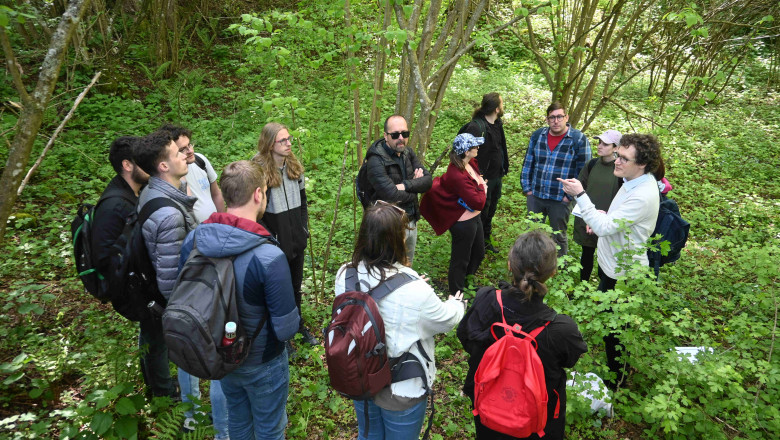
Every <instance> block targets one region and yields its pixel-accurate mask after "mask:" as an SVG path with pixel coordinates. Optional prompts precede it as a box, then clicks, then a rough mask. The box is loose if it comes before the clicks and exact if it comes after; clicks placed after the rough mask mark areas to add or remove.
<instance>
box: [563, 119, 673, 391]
mask: <svg viewBox="0 0 780 440" xmlns="http://www.w3.org/2000/svg"><path fill="white" fill-rule="evenodd" d="M614 156H615V176H617V177H622V178H623V180H624V182H625V183H623V186H621V187H620V190H618V192H617V194H615V198H614V199H612V203H611V204H610V205H609V211H607V212H604V211H598V210H597V209H596V207H595V206H594V205H593V202H591V201H590V198H589V197H588V194H587V193H586V192H585V191H584V190H583V188H582V183H580V181H579V180H577V179H558V180H559V181H560V182H561V183H562V185H563V191H564V192H566V194H568V195H570V196H574V198H575V200H577V205H578V206H579V207H580V209H581V210H582V219H583V220H585V223H587V224H588V226H590V228H591V229H593V232H594V233H595V234H596V235H598V237H599V241H598V247H597V251H598V262H599V280H600V282H599V290H600V291H602V292H606V291H608V290H612V289H614V288H615V284H616V283H617V278H618V277H621V276H623V273H622V272H621V270H620V267H619V266H618V258H617V256H618V253H619V252H621V251H632V252H634V251H639V250H641V249H643V248H644V246H645V243H646V242H647V239H648V238H650V234H652V233H653V230H654V229H655V222H656V220H657V219H658V209H659V206H660V197H661V195H660V192H659V191H658V185H657V184H656V181H657V180H661V179H662V178H663V177H664V173H665V167H664V160H663V157H662V156H661V145H660V143H659V142H658V139H657V138H656V137H655V136H653V135H651V134H636V133H633V134H627V135H624V136H623V137H622V138H621V139H620V146H619V147H618V149H617V151H616V152H615V153H614ZM619 220H621V221H623V222H626V223H627V224H628V233H626V232H624V231H623V230H622V229H621V228H620V222H619ZM633 258H634V259H635V260H637V261H640V262H642V263H644V264H645V265H648V260H647V252H636V253H635V254H634V256H633ZM619 342H620V341H619V340H618V334H617V333H612V334H609V335H607V336H605V337H604V344H605V351H606V353H607V365H608V366H609V369H610V371H612V372H614V373H616V375H617V379H615V380H613V379H609V378H608V379H607V380H606V381H605V382H606V383H607V385H608V386H609V387H610V388H612V389H615V388H617V386H618V384H619V383H620V381H621V377H622V376H623V375H624V371H623V366H622V363H620V362H618V361H617V357H618V355H619V351H620V350H619V347H618V344H619Z"/></svg>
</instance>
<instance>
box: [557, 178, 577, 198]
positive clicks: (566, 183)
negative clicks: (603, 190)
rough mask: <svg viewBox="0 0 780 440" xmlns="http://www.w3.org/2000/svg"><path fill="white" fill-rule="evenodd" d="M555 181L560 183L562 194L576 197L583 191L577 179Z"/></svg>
mask: <svg viewBox="0 0 780 440" xmlns="http://www.w3.org/2000/svg"><path fill="white" fill-rule="evenodd" d="M556 180H558V181H559V182H561V185H562V186H563V192H565V193H566V194H568V195H570V196H576V195H577V194H579V193H581V192H582V191H583V189H582V183H581V182H580V181H579V180H577V179H561V178H560V177H558V178H557V179H556Z"/></svg>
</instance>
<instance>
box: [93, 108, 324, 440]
mask: <svg viewBox="0 0 780 440" xmlns="http://www.w3.org/2000/svg"><path fill="white" fill-rule="evenodd" d="M191 137H192V132H191V131H189V130H188V129H186V128H183V127H177V126H173V125H169V124H166V125H164V126H163V127H161V128H160V129H159V130H157V131H155V132H154V133H151V134H149V135H146V136H142V137H130V136H124V137H120V138H118V139H117V140H115V141H114V142H113V143H112V145H111V147H110V151H109V160H110V162H111V164H112V166H113V168H114V170H115V171H116V173H117V175H116V177H114V178H113V179H112V180H111V182H110V183H109V185H108V186H107V188H106V190H105V191H104V196H103V197H102V199H105V201H104V202H102V203H99V204H98V206H97V208H96V212H95V221H94V226H93V230H95V231H96V232H95V235H94V238H93V247H94V249H93V253H94V255H96V259H97V268H98V271H99V272H101V273H110V272H109V271H110V270H111V267H112V266H114V267H115V266H116V264H117V263H116V262H115V261H112V260H113V259H115V258H116V256H115V255H112V252H111V246H112V245H113V243H114V242H115V241H116V240H117V239H118V238H119V236H120V234H121V233H122V230H123V228H124V225H125V221H126V219H127V218H128V217H129V215H130V214H131V213H132V212H133V211H134V210H135V211H137V212H143V209H144V207H145V206H146V205H147V204H151V203H150V202H151V201H153V200H156V199H161V198H162V199H167V200H168V201H170V202H171V203H168V204H167V205H166V206H163V207H161V208H158V209H156V211H154V212H152V213H151V214H150V215H149V216H148V219H146V220H145V221H144V223H143V225H142V232H143V239H144V243H145V246H146V250H147V252H148V257H149V260H150V262H151V264H152V266H153V267H154V270H155V275H156V280H155V281H156V287H157V288H158V289H159V291H160V293H161V294H162V296H163V298H165V299H166V300H167V299H168V298H169V296H170V295H171V292H172V290H173V288H174V286H175V283H176V279H177V275H178V272H179V270H180V269H181V267H182V266H183V264H184V262H185V261H186V260H187V257H188V256H189V254H190V252H191V251H192V249H193V248H195V247H197V249H198V250H199V251H200V252H201V253H202V254H204V255H206V256H209V257H219V258H227V257H229V258H233V259H234V260H233V264H234V271H235V277H236V289H237V298H238V302H239V311H240V318H241V323H242V325H244V326H246V327H247V328H253V327H257V326H258V325H260V324H261V323H263V322H265V324H263V326H262V330H261V331H260V333H259V334H258V337H257V338H255V339H254V342H253V346H252V349H251V354H250V356H249V357H248V358H247V359H246V360H245V361H244V363H243V364H242V365H241V367H240V368H239V369H237V370H235V371H234V372H232V373H231V374H229V375H227V376H225V377H224V378H223V379H222V380H218V381H217V380H213V381H211V384H210V398H211V404H212V418H213V421H214V428H215V430H216V431H217V434H216V438H217V439H227V438H229V435H230V436H232V437H233V438H234V439H242V438H282V437H283V436H284V430H285V427H286V425H287V418H286V412H285V407H286V401H287V388H288V384H289V373H288V367H287V364H288V361H287V359H288V353H290V352H292V351H293V347H292V345H291V343H290V340H291V339H292V337H293V336H294V335H295V334H296V333H300V334H301V335H302V339H303V341H304V342H305V343H308V344H312V345H317V344H318V343H319V341H317V339H316V338H315V337H314V336H313V335H312V334H311V332H310V331H309V330H308V328H307V327H306V326H305V325H304V321H303V318H302V316H301V314H300V310H301V308H300V302H301V296H302V295H301V284H302V281H303V260H304V251H305V248H306V238H307V237H308V212H307V210H306V206H307V204H306V190H305V186H304V178H303V167H302V165H301V163H300V161H298V159H297V158H296V157H295V155H294V153H293V152H292V149H291V144H292V136H291V135H290V134H289V131H288V130H287V128H286V127H285V126H284V125H282V124H276V123H270V124H267V125H266V126H265V127H264V128H263V130H262V133H261V135H260V138H259V140H258V146H257V151H258V152H257V154H256V156H255V157H254V158H253V160H252V161H246V160H245V161H238V162H233V163H231V164H229V165H228V166H227V167H225V169H224V171H223V172H222V175H221V177H220V179H219V183H217V173H216V172H215V171H214V168H213V167H212V165H211V163H210V162H209V160H208V159H207V158H206V157H205V156H203V155H202V154H199V153H196V152H195V148H194V146H193V144H192V142H191ZM138 341H139V347H140V348H141V353H142V355H141V372H142V374H143V377H144V382H145V383H146V385H147V390H148V392H149V393H150V394H151V395H153V396H170V397H173V398H179V397H180V398H181V399H182V400H183V401H191V400H192V399H193V398H199V397H200V390H199V380H198V378H195V377H192V376H191V375H189V374H188V373H187V372H185V371H184V370H182V369H179V370H178V385H179V386H178V388H179V389H178V390H177V389H176V388H177V387H176V386H175V384H174V381H173V380H172V378H171V375H170V370H169V362H168V350H167V347H166V345H165V340H164V338H163V332H162V325H161V322H160V320H159V319H157V318H155V317H154V316H151V315H150V316H149V317H148V318H147V319H142V320H141V321H140V332H139V339H138ZM195 410H197V408H193V409H192V410H189V411H188V412H187V413H186V414H185V415H186V419H185V423H184V428H185V429H191V428H192V427H193V424H194V422H195V419H194V417H193V416H194V411H195Z"/></svg>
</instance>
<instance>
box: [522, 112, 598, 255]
mask: <svg viewBox="0 0 780 440" xmlns="http://www.w3.org/2000/svg"><path fill="white" fill-rule="evenodd" d="M547 124H548V126H547V127H542V128H540V129H538V130H536V131H535V132H534V133H533V134H532V135H531V140H530V142H529V143H528V151H527V152H526V154H525V161H524V162H523V173H522V177H521V185H522V186H523V193H524V194H525V195H526V197H527V207H528V212H533V213H539V214H542V218H543V219H546V218H549V219H550V226H551V227H552V229H553V231H554V232H555V234H554V235H553V238H554V239H555V242H556V243H557V244H558V246H560V249H559V250H558V256H559V257H560V256H562V255H565V254H566V253H567V252H568V250H569V246H568V239H567V237H566V226H567V224H568V223H569V215H570V214H571V209H572V206H571V203H570V202H571V198H570V197H568V196H567V195H566V194H564V192H563V188H562V186H561V183H560V182H559V181H558V180H556V179H559V178H560V179H572V178H575V177H577V176H578V175H579V174H580V170H582V168H583V167H584V166H585V164H586V163H587V162H588V161H589V160H590V159H591V157H592V156H593V152H592V150H591V148H590V142H588V138H587V137H585V135H584V134H582V132H581V131H579V130H576V129H574V128H572V126H571V125H570V124H569V116H568V115H567V114H566V110H565V109H564V108H563V105H561V103H560V102H558V101H555V102H553V103H552V104H550V106H549V107H547Z"/></svg>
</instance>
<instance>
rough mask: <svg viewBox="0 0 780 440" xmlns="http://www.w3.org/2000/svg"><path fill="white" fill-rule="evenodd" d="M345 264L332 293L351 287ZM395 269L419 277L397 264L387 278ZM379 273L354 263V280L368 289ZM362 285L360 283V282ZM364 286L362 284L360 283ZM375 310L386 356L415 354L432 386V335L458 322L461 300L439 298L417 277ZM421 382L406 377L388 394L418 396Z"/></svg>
mask: <svg viewBox="0 0 780 440" xmlns="http://www.w3.org/2000/svg"><path fill="white" fill-rule="evenodd" d="M345 269H346V265H344V266H341V268H340V269H339V271H338V272H337V275H336V295H337V296H338V295H341V294H342V293H344V292H345V291H347V290H353V289H354V287H353V286H350V287H349V289H346V288H345V287H346V286H345V285H344V281H345V278H346V270H345ZM398 272H406V273H407V274H409V275H411V276H413V277H414V278H420V276H419V275H418V274H417V272H415V271H414V270H413V269H411V268H409V267H406V266H404V265H402V264H400V263H396V264H395V267H394V268H392V269H388V270H387V271H386V275H385V276H386V277H387V278H389V277H391V276H393V275H395V274H396V273H398ZM379 277H380V275H379V273H377V272H371V273H370V274H368V273H366V267H365V266H364V265H363V263H360V265H359V266H358V279H360V280H361V281H365V282H367V283H368V285H369V287H368V288H369V289H373V288H374V287H376V286H377V285H379ZM361 284H362V283H361ZM362 285H363V286H364V287H365V284H362ZM377 306H378V307H379V313H380V314H381V315H382V320H383V321H384V323H385V339H386V341H385V342H386V343H387V355H388V356H389V357H391V358H392V357H397V356H400V355H401V354H403V353H404V352H407V351H410V352H412V354H414V355H415V356H417V359H419V360H420V362H421V363H422V364H423V368H424V369H425V372H426V374H427V376H428V384H429V385H430V386H431V387H433V380H434V378H435V377H436V363H435V360H434V341H433V336H434V335H436V334H439V333H446V332H448V331H450V330H452V329H453V328H455V326H456V325H458V323H459V322H460V320H461V318H463V314H464V313H465V310H464V308H463V303H461V302H460V301H457V300H455V299H450V300H447V301H442V300H440V299H439V297H438V296H436V292H434V291H433V288H431V286H429V285H428V283H426V282H425V281H423V280H422V279H417V280H415V281H412V282H410V283H407V284H404V285H403V286H401V287H399V288H398V289H396V290H394V291H393V292H391V293H390V294H389V295H387V296H386V297H384V298H382V299H381V300H379V302H378V303H377ZM418 340H419V341H420V342H421V343H422V346H423V349H424V350H425V353H426V354H427V355H428V357H429V358H430V359H431V362H426V361H425V358H424V357H423V356H421V355H420V353H419V352H418V349H417V344H416V342H417V341H418ZM423 385H424V384H423V382H422V380H421V379H420V378H416V377H415V378H412V379H407V380H404V381H401V382H396V383H393V384H392V385H391V386H390V388H391V390H392V393H393V394H394V395H396V396H401V397H412V398H413V397H420V396H422V395H423V394H424V393H425V389H424V388H423Z"/></svg>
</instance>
